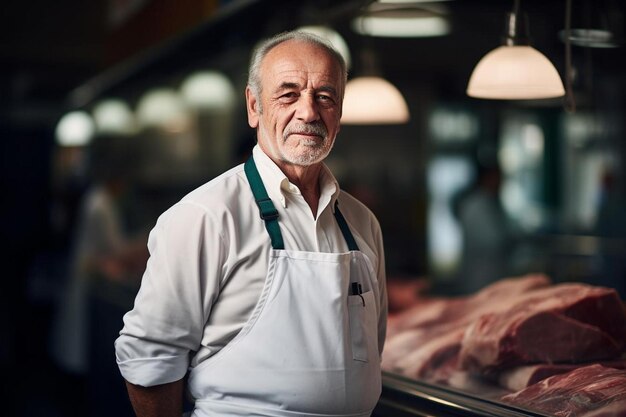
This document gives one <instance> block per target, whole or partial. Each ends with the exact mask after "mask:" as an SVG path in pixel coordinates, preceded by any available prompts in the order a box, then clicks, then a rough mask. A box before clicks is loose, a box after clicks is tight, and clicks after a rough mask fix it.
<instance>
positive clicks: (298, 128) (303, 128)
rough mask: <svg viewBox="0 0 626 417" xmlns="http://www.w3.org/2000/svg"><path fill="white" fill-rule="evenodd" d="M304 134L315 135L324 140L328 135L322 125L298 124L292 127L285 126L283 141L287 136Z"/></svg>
mask: <svg viewBox="0 0 626 417" xmlns="http://www.w3.org/2000/svg"><path fill="white" fill-rule="evenodd" d="M294 133H295V134H305V135H316V136H321V137H323V138H324V139H326V136H327V135H328V130H327V129H326V126H324V124H323V123H310V124H300V125H294V126H287V128H286V129H285V132H284V133H283V139H287V136H289V135H292V134H294Z"/></svg>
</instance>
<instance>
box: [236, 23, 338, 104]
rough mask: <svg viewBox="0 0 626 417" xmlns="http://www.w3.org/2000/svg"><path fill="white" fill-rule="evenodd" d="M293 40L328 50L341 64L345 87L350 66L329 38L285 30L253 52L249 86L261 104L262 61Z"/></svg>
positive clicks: (262, 43) (249, 71) (258, 46)
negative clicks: (277, 47)
mask: <svg viewBox="0 0 626 417" xmlns="http://www.w3.org/2000/svg"><path fill="white" fill-rule="evenodd" d="M291 40H296V41H300V42H305V43H309V44H313V45H317V46H319V47H321V48H322V49H324V50H326V52H328V53H329V54H330V56H331V57H332V58H333V59H334V60H335V61H337V63H338V64H339V67H340V69H341V74H342V78H343V86H344V87H345V85H346V82H347V80H348V67H347V65H346V61H345V60H344V59H343V56H342V55H341V54H340V53H339V52H338V51H337V50H336V49H335V47H334V46H333V45H332V44H331V43H330V42H329V41H328V40H326V39H324V38H322V37H320V36H317V35H314V34H312V33H309V32H300V31H291V32H283V33H279V34H278V35H275V36H273V37H271V38H269V39H266V40H265V41H263V42H261V43H260V44H259V45H257V47H256V48H255V49H254V51H253V53H252V59H251V60H250V68H249V70H248V87H249V88H250V90H251V91H252V94H253V95H254V97H256V99H257V100H259V105H260V97H261V63H262V62H263V59H264V58H265V57H266V56H267V54H268V53H269V52H270V51H271V50H272V49H273V48H274V47H276V46H278V45H280V44H281V43H283V42H287V41H291ZM260 109H261V108H260V107H259V110H260Z"/></svg>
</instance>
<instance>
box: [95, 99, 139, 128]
mask: <svg viewBox="0 0 626 417" xmlns="http://www.w3.org/2000/svg"><path fill="white" fill-rule="evenodd" d="M91 113H92V114H93V119H94V121H95V124H96V130H97V131H98V132H100V133H113V134H130V133H133V132H134V131H135V127H136V126H135V116H134V115H133V112H132V110H131V109H130V106H129V105H128V104H127V103H126V102H125V101H123V100H119V99H106V100H103V101H101V102H99V103H98V104H96V105H95V106H94V108H93V110H92V112H91Z"/></svg>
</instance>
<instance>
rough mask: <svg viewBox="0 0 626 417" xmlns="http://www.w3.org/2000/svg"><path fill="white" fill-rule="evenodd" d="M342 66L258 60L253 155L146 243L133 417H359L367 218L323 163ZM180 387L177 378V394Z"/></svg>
mask: <svg viewBox="0 0 626 417" xmlns="http://www.w3.org/2000/svg"><path fill="white" fill-rule="evenodd" d="M346 77H347V75H346V66H345V63H344V61H343V59H342V57H341V56H340V55H339V54H338V53H337V52H336V51H335V50H334V49H333V48H332V46H330V45H329V44H328V43H327V42H325V41H324V40H322V39H320V38H317V37H315V36H312V35H309V34H305V33H300V32H288V33H283V34H280V35H278V36H276V37H274V38H272V39H270V40H268V41H266V42H264V43H263V44H262V45H260V46H259V47H258V48H257V49H256V51H255V53H254V55H253V58H252V62H251V66H250V73H249V81H248V86H247V88H246V102H247V112H248V122H249V124H250V126H251V127H252V128H254V129H256V132H257V141H258V143H257V146H256V147H255V148H254V150H253V155H252V157H251V158H250V159H249V160H248V161H247V162H246V163H245V164H243V165H240V166H237V167H235V168H233V169H231V170H229V171H227V172H225V173H224V174H222V175H220V176H219V177H217V178H215V179H213V180H212V181H210V182H208V183H207V184H205V185H203V186H201V187H199V188H198V189H196V190H194V191H193V192H191V193H190V194H188V195H187V196H185V197H184V198H183V199H182V200H181V201H180V202H179V203H177V204H176V205H174V206H173V207H171V208H170V209H169V210H167V211H166V212H165V213H164V214H163V215H162V216H161V217H160V218H159V220H158V221H157V224H156V226H155V228H154V229H153V230H152V232H151V234H150V239H149V242H148V246H149V249H150V252H151V257H150V260H149V261H148V265H147V268H146V272H145V274H144V277H143V280H142V286H141V289H140V291H139V294H138V295H137V299H136V301H135V307H134V308H133V310H132V311H130V312H129V313H128V314H127V315H126V316H125V317H124V328H123V329H122V331H121V332H120V337H119V339H118V340H117V341H116V354H117V361H118V365H119V367H120V371H121V373H122V375H123V376H124V378H125V379H126V381H127V386H128V391H129V395H130V398H131V402H132V403H133V407H134V409H135V411H136V413H137V415H138V416H157V415H158V416H177V417H179V416H180V414H181V403H182V393H183V384H184V383H186V384H187V391H188V394H189V395H190V396H191V398H192V399H193V402H194V404H195V406H194V410H193V413H192V415H193V416H197V417H206V416H221V417H224V416H242V415H249V416H299V415H303V416H304V415H306V416H309V417H310V416H368V415H370V414H371V412H372V409H373V408H374V406H375V405H376V402H377V400H378V398H379V396H380V390H381V381H380V356H381V352H382V348H383V342H384V336H385V323H386V314H387V301H386V289H385V271H384V268H385V265H384V254H383V243H382V236H381V231H380V227H379V224H378V222H377V220H376V218H375V217H374V215H373V214H372V213H371V212H370V211H369V210H368V209H367V208H366V207H365V206H364V205H363V204H361V203H360V202H358V201H357V200H356V199H355V198H353V197H352V196H350V195H349V194H347V193H346V192H344V191H341V190H340V189H339V185H338V183H337V181H336V180H335V178H334V177H333V175H332V174H331V172H330V171H329V170H328V168H327V167H326V166H325V165H324V164H323V162H322V161H323V160H324V158H325V157H326V156H327V155H328V153H329V152H330V150H331V148H332V146H333V143H334V141H335V137H336V135H337V133H338V131H339V121H340V118H341V105H342V100H343V93H344V88H345V84H346ZM184 381H185V382H184Z"/></svg>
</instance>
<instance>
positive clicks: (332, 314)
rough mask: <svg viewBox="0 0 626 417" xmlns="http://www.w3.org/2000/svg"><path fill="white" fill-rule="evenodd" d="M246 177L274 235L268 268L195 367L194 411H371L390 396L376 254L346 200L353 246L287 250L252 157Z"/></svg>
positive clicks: (196, 414) (202, 416)
mask: <svg viewBox="0 0 626 417" xmlns="http://www.w3.org/2000/svg"><path fill="white" fill-rule="evenodd" d="M246 174H247V175H248V178H249V180H250V183H251V186H252V189H253V192H254V193H255V198H256V199H257V203H258V204H259V207H260V209H261V216H262V218H264V220H265V221H266V226H267V229H268V232H269V234H270V237H271V239H272V246H273V249H272V250H271V251H270V256H269V264H268V274H267V278H266V280H265V285H264V287H263V290H262V292H261V296H260V298H259V301H258V303H257V305H256V306H255V308H254V311H253V312H252V314H251V315H250V317H249V319H248V321H247V322H246V324H245V325H244V327H243V329H242V330H241V331H240V332H239V334H238V335H237V336H235V338H234V339H233V340H232V341H231V342H230V343H228V344H227V345H226V346H225V347H224V348H223V349H222V350H220V351H219V352H218V353H216V354H215V355H214V356H212V357H211V358H209V359H207V360H206V361H204V362H202V363H201V364H200V365H198V366H197V367H196V368H194V369H193V370H192V371H191V373H190V375H189V381H188V382H189V384H188V386H189V392H190V394H191V395H192V396H193V397H194V398H195V409H194V411H193V414H192V416H193V417H209V416H211V417H214V416H220V417H228V416H307V417H315V416H319V417H322V416H351V417H352V416H359V417H360V416H363V417H365V416H369V415H370V414H371V412H372V410H373V408H374V406H375V405H376V403H377V401H378V398H379V396H380V393H381V379H380V355H379V351H378V316H379V311H380V302H379V300H380V299H379V290H378V288H379V287H378V282H377V279H376V274H375V273H374V270H373V268H372V266H371V263H370V261H369V260H368V259H367V257H366V256H365V255H364V254H363V253H362V252H359V251H358V250H354V248H356V243H355V242H354V238H353V237H352V234H351V233H350V231H349V228H348V227H347V223H346V222H345V220H344V219H343V216H341V213H340V212H339V210H338V208H337V207H336V208H335V211H336V217H337V221H338V222H339V225H340V227H341V229H342V232H343V233H344V237H345V238H346V240H347V242H348V245H349V246H350V248H351V251H350V252H347V253H340V254H335V253H318V252H300V251H290V250H284V249H283V248H282V246H283V245H282V237H281V236H280V230H279V229H278V227H277V225H278V223H277V214H276V213H275V208H274V206H273V205H272V204H271V202H270V203H269V204H267V201H270V200H269V199H267V193H266V192H265V189H264V187H262V182H261V181H260V177H259V176H258V172H257V171H256V167H255V166H254V161H253V159H252V158H250V160H249V161H248V162H247V163H246ZM259 183H260V184H261V188H262V189H260V187H259ZM272 210H273V213H272ZM268 212H269V215H268ZM277 230H278V232H276V231H277Z"/></svg>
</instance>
